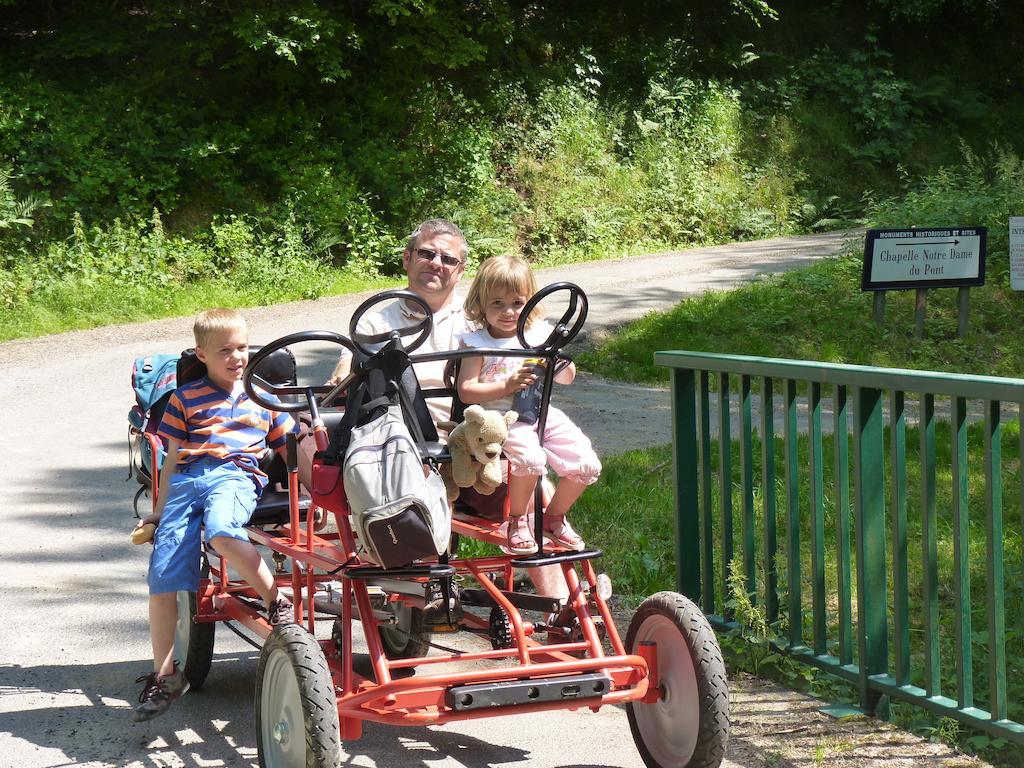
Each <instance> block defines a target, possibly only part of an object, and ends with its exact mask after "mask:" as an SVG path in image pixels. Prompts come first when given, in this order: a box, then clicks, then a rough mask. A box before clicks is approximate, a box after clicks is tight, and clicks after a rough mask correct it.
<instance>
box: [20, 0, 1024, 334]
mask: <svg viewBox="0 0 1024 768" xmlns="http://www.w3.org/2000/svg"><path fill="white" fill-rule="evenodd" d="M1004 6H1006V4H1005V3H999V2H995V0H874V2H869V3H867V4H865V3H861V2H852V0H833V1H832V2H829V3H824V4H822V3H817V2H810V0H784V1H783V2H774V3H772V4H771V5H770V6H769V5H768V4H767V3H765V2H763V1H762V0H705V1H704V2H685V3H677V2H655V1H654V0H642V1H641V2H636V3H630V4H623V3H618V2H611V1H610V0H597V1H596V2H583V1H582V0H569V1H567V2H559V3H550V2H549V3H544V2H522V1H519V0H367V2H364V3H359V4H337V3H330V2H326V1H325V0H324V1H320V0H300V1H298V2H287V3H271V2H267V1H266V0H239V1H238V2H233V3H188V2H181V0H153V1H152V2H147V3H145V4H141V3H122V2H114V3H110V2H103V3H100V2H96V1H95V0H64V1H63V2H60V1H56V0H55V1H54V2H50V3H45V4H44V3H37V2H28V1H27V0H4V1H3V2H0V8H2V13H0V178H3V179H4V182H3V183H2V184H0V306H3V307H4V309H5V310H10V311H13V312H14V313H18V315H19V317H20V321H19V322H16V323H14V324H10V323H7V324H4V325H3V327H2V328H0V335H2V336H3V337H9V336H12V335H22V334H26V333H33V332H40V331H44V330H57V329H60V328H63V327H70V326H74V325H81V324H90V323H92V322H101V321H102V318H101V317H100V316H99V315H96V316H90V317H88V318H85V317H84V316H83V312H82V309H83V307H82V305H81V303H80V302H79V303H74V302H72V305H68V304H67V302H66V301H64V299H63V298H61V297H64V298H66V297H67V294H68V290H69V286H70V290H71V291H72V292H74V288H75V287H76V286H79V285H82V286H85V288H86V293H89V291H90V290H92V291H93V295H95V296H96V297H100V296H102V301H101V303H102V304H104V305H106V306H110V307H115V308H117V309H119V310H126V309H128V308H131V307H133V306H134V305H137V303H138V302H139V301H140V297H139V291H140V287H139V286H140V283H143V282H146V283H148V284H149V286H150V287H154V286H163V288H162V293H161V295H162V296H164V298H165V301H164V303H163V308H160V307H154V308H153V309H152V310H146V311H151V312H153V313H156V314H160V313H161V312H166V311H172V307H173V308H174V309H176V310H181V309H182V308H183V307H184V306H185V304H187V303H188V302H187V301H185V300H184V299H183V298H182V297H183V296H184V294H185V292H186V291H187V290H192V289H196V287H197V286H200V285H202V286H206V287H209V286H210V285H211V284H214V283H217V282H218V281H219V282H220V283H221V284H222V285H223V286H229V287H231V288H232V290H234V291H235V294H234V299H233V300H236V301H238V302H239V303H252V302H260V301H262V302H265V301H274V300H282V299H287V298H298V297H302V296H315V295H320V294H322V293H324V292H329V291H331V290H336V289H337V287H338V285H339V284H342V283H343V284H345V285H350V284H352V283H351V280H353V279H355V280H357V281H358V280H373V279H376V278H377V277H378V276H379V275H384V276H387V275H389V274H395V273H396V271H397V268H398V264H399V259H398V255H399V253H400V250H401V244H402V240H403V237H404V235H405V233H407V232H408V230H409V229H410V228H411V226H412V225H413V224H414V223H415V222H416V221H418V220H421V219H423V218H426V217H428V216H434V215H444V216H448V217H450V218H453V219H454V220H456V221H457V223H459V224H460V226H462V227H463V229H464V230H465V231H466V232H467V234H468V236H469V239H470V242H471V246H472V248H473V255H474V258H477V259H479V258H483V257H485V256H487V255H490V254H492V253H497V252H502V251H509V250H511V251H517V252H520V253H522V254H525V255H526V256H528V257H529V258H531V259H533V260H534V261H536V262H538V263H547V262H552V261H561V262H564V261H566V260H576V259H584V258H595V257H600V256H603V255H609V254H614V255H621V254H626V253H633V252H638V251H643V250H651V249H657V248H665V247H678V246H681V245H686V244H695V243H711V242H723V241H728V240H734V239H744V238H756V237H763V236H767V235H773V234H780V233H789V232H798V231H807V230H810V229H815V228H825V227H829V226H833V225H835V224H837V223H839V222H841V221H844V220H849V219H851V218H856V217H859V216H862V215H863V214H864V213H865V211H866V204H865V195H868V199H869V200H873V201H878V200H880V199H885V198H887V197H890V196H892V195H895V194H899V193H901V192H902V190H903V189H904V185H906V184H911V183H913V182H916V180H918V179H919V178H920V177H921V176H922V175H924V174H926V173H929V172H933V171H934V170H935V168H936V167H938V166H940V165H943V164H949V163H957V162H959V159H960V157H961V155H962V147H963V146H966V147H968V148H969V149H971V150H972V151H974V152H976V153H980V154H979V156H984V152H985V151H986V149H987V147H989V145H990V144H991V143H992V142H993V141H1000V142H1002V146H1003V147H1004V149H1005V150H1006V151H1007V152H1011V153H1012V152H1019V151H1020V146H1019V142H1020V141H1021V138H1020V136H1019V134H1018V133H1017V132H1015V131H1014V130H1013V129H1012V126H1013V125H1014V124H1015V121H1016V119H1017V117H1018V116H1019V115H1020V114H1021V111H1022V110H1021V100H1020V99H1019V97H1018V96H1017V94H1016V92H1015V84H1016V83H1017V82H1019V81H1020V77H1019V75H1020V74H1021V73H1020V69H1021V63H1020V61H1019V60H1018V59H1017V58H1015V57H1014V55H1013V51H1014V47H1013V41H1015V40H1018V39H1020V37H1021V34H1020V33H1021V32H1022V30H1021V22H1020V20H1019V14H1015V13H1007V12H1005V11H1004ZM953 30H955V33H954V31H953ZM254 274H256V275H263V279H259V278H257V277H254V276H253V275H254ZM339 274H344V275H347V276H348V278H346V279H347V280H348V282H345V281H344V280H343V281H342V283H339ZM271 286H272V287H271ZM96 291H98V293H97V292H96ZM215 293H216V292H215ZM207 295H209V294H207ZM220 295H223V294H220ZM97 300H98V299H97ZM183 301H184V303H182V302H183ZM143 303H145V301H144V302H143ZM85 314H88V313H85ZM9 317H13V315H9ZM26 318H28V320H26Z"/></svg>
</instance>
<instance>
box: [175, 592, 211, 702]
mask: <svg viewBox="0 0 1024 768" xmlns="http://www.w3.org/2000/svg"><path fill="white" fill-rule="evenodd" d="M197 609H198V601H197V599H196V593H195V592H178V623H177V624H175V625H174V660H175V661H176V662H178V668H179V669H180V670H181V671H182V672H183V673H184V675H185V679H186V680H188V685H189V688H190V689H192V690H194V691H198V690H199V689H200V688H201V687H202V685H203V683H204V682H206V676H207V675H208V674H210V665H211V664H212V663H213V639H214V629H215V627H216V624H213V623H210V622H203V623H201V624H200V623H196V613H197Z"/></svg>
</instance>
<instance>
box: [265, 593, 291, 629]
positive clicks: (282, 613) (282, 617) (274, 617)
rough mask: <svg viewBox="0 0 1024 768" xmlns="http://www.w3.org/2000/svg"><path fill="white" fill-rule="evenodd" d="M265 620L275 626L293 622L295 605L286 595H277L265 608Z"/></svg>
mask: <svg viewBox="0 0 1024 768" xmlns="http://www.w3.org/2000/svg"><path fill="white" fill-rule="evenodd" d="M267 620H268V621H269V622H270V626H272V627H277V626H280V625H281V624H294V623H295V607H294V606H293V605H292V601H291V600H289V599H288V598H287V597H278V598H277V599H276V600H274V602H272V603H271V604H270V607H269V608H267Z"/></svg>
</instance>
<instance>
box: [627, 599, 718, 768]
mask: <svg viewBox="0 0 1024 768" xmlns="http://www.w3.org/2000/svg"><path fill="white" fill-rule="evenodd" d="M642 642H653V643H655V645H656V647H657V658H658V664H657V666H658V677H659V683H660V685H659V688H660V691H661V696H660V697H659V699H658V701H656V702H654V703H653V704H647V703H645V702H642V701H633V702H630V703H628V704H627V705H626V715H627V717H628V719H629V729H630V731H632V733H633V740H634V741H635V742H636V747H637V749H638V750H639V752H640V756H641V757H642V758H643V761H644V764H645V765H647V768H717V766H719V765H721V763H722V760H723V759H724V758H725V746H726V743H727V742H728V740H729V686H728V682H727V680H726V674H725V662H724V661H723V660H722V651H721V649H720V648H719V647H718V641H717V640H716V639H715V633H714V630H712V629H711V625H710V624H708V620H707V619H706V618H705V616H704V614H703V613H702V612H701V610H700V609H699V608H698V607H697V606H696V605H694V604H693V603H692V602H691V601H690V600H688V599H687V598H685V597H683V596H682V595H680V594H678V593H676V592H659V593H657V594H655V595H651V596H650V597H649V598H647V599H646V600H644V602H643V603H641V604H640V607H639V608H638V609H637V612H636V614H635V615H634V616H633V620H632V621H631V622H630V624H629V632H628V633H627V634H626V649H627V651H628V652H629V653H637V651H638V649H639V647H640V643H642Z"/></svg>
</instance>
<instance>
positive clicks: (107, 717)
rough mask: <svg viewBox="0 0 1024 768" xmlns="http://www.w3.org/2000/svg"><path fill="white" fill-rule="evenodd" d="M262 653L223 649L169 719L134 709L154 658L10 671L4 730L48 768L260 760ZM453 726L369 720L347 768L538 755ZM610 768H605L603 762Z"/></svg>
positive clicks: (0, 711) (0, 690) (2, 704)
mask: <svg viewBox="0 0 1024 768" xmlns="http://www.w3.org/2000/svg"><path fill="white" fill-rule="evenodd" d="M257 658H258V655H257V654H255V653H251V654H241V655H239V654H218V655H217V656H216V657H215V658H214V666H213V670H212V671H211V673H210V678H209V679H208V680H207V683H206V684H205V685H204V686H203V689H202V690H200V691H195V692H190V693H188V694H187V695H186V696H185V697H184V698H183V699H182V700H181V701H180V702H178V703H177V704H175V705H174V707H172V708H171V710H170V711H169V712H168V713H167V714H166V715H164V716H163V717H160V718H157V719H155V720H152V721H150V722H148V723H134V722H132V720H131V709H130V707H131V706H132V705H134V703H135V697H136V695H137V693H138V690H139V689H140V687H141V686H140V685H137V684H135V683H134V682H133V681H134V680H135V678H136V677H137V676H138V675H139V674H140V673H141V672H143V671H145V669H146V668H147V666H148V662H147V661H145V660H133V661H126V662H119V663H113V664H90V665H73V666H40V667H16V666H14V667H12V666H3V667H0V679H2V680H3V682H2V684H0V735H5V734H10V735H11V736H12V737H13V738H14V739H17V740H21V741H24V742H27V743H28V744H30V745H32V749H33V751H36V752H38V753H41V755H40V756H43V755H45V757H46V758H47V764H50V765H65V764H75V765H77V764H82V763H87V764H92V763H99V764H113V765H136V764H139V765H174V766H197V767H198V766H236V765H237V766H242V765H254V764H256V763H257V755H256V731H255V728H256V726H255V714H254V711H253V708H252V707H253V705H252V701H253V685H254V680H255V675H256V663H257ZM525 744H526V742H525V741H524V748H522V749H520V748H516V747H505V746H495V745H492V744H488V743H486V742H484V741H481V740H480V739H477V738H475V737H473V736H469V735H466V734H464V733H458V732H456V731H452V730H442V729H431V728H422V727H414V728H413V727H408V728H398V727H388V726H380V725H375V724H367V725H366V726H364V731H363V737H362V738H361V739H360V740H358V741H356V742H349V743H347V746H348V747H349V749H350V751H349V752H347V753H345V757H344V759H343V764H346V765H350V764H358V765H381V766H388V768H429V766H430V765H431V764H433V763H435V762H436V761H438V760H442V759H444V758H445V757H447V756H454V757H456V758H457V759H458V761H459V762H460V763H461V764H462V765H464V766H466V768H488V767H489V766H493V765H497V764H502V763H505V764H507V763H517V762H523V761H526V760H528V759H529V754H530V753H529V749H528V748H525ZM599 768H603V767H599Z"/></svg>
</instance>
